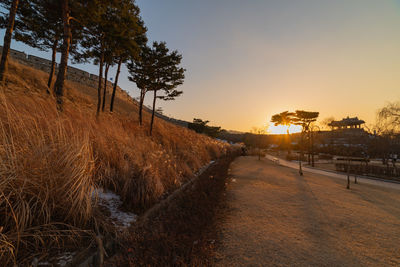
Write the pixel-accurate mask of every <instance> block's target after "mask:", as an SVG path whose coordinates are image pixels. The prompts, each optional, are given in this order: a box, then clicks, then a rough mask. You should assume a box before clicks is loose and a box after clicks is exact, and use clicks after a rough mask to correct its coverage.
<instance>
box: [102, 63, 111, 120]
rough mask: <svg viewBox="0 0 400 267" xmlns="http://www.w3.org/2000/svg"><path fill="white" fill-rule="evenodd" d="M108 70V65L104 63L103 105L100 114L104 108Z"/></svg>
mask: <svg viewBox="0 0 400 267" xmlns="http://www.w3.org/2000/svg"><path fill="white" fill-rule="evenodd" d="M109 68H110V64H108V63H106V70H105V72H104V90H103V104H102V106H101V111H102V112H104V107H105V106H106V94H107V78H108V69H109Z"/></svg>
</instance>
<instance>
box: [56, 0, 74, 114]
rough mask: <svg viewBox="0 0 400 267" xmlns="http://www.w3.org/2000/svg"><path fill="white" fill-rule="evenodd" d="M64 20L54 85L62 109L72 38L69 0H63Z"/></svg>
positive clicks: (59, 107) (59, 106) (58, 104)
mask: <svg viewBox="0 0 400 267" xmlns="http://www.w3.org/2000/svg"><path fill="white" fill-rule="evenodd" d="M61 10H62V21H63V44H62V48H61V62H60V66H59V68H58V74H57V80H56V83H55V85H54V93H55V95H56V99H57V107H58V109H59V110H62V105H63V96H64V82H65V75H66V73H67V67H68V56H69V48H70V43H71V38H72V31H71V16H70V14H71V13H70V12H71V11H70V3H69V0H62V2H61Z"/></svg>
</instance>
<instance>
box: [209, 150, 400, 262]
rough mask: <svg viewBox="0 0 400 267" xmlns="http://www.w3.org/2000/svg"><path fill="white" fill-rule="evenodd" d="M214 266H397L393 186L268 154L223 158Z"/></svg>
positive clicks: (397, 204) (399, 237)
mask: <svg viewBox="0 0 400 267" xmlns="http://www.w3.org/2000/svg"><path fill="white" fill-rule="evenodd" d="M226 205H227V207H226V211H225V213H226V215H225V216H224V219H222V222H221V224H220V229H219V232H220V241H219V245H218V248H217V251H216V255H215V261H216V265H217V266H271V265H272V266H400V253H399V251H400V191H399V190H396V189H393V188H387V187H378V186H376V185H369V184H365V183H361V184H357V185H355V184H352V187H351V190H347V189H346V183H345V181H344V180H342V179H337V178H331V177H328V176H323V175H320V174H315V173H308V172H307V173H305V175H304V176H299V175H298V172H297V170H296V169H292V168H288V167H284V166H280V165H278V164H276V163H274V162H272V161H270V160H267V159H262V160H261V161H258V160H257V158H256V157H240V158H238V159H236V160H235V161H234V162H233V163H232V165H231V171H230V183H229V184H228V188H227V201H226Z"/></svg>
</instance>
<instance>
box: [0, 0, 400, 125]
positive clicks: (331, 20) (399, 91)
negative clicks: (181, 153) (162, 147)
mask: <svg viewBox="0 0 400 267" xmlns="http://www.w3.org/2000/svg"><path fill="white" fill-rule="evenodd" d="M138 5H139V7H140V8H141V12H142V17H143V19H144V21H145V23H146V26H147V27H148V35H149V38H150V40H157V41H166V42H167V45H168V47H169V48H171V49H177V50H178V51H179V52H180V53H182V54H183V66H184V67H185V68H186V69H187V73H186V80H185V83H184V85H183V86H181V89H182V90H183V91H184V94H183V96H182V97H179V98H178V99H177V100H175V101H172V102H166V103H161V102H160V105H159V106H162V107H163V108H164V111H165V113H166V114H170V115H172V116H174V117H176V118H180V119H185V120H192V119H193V118H194V117H199V118H202V119H208V120H210V121H211V122H212V123H213V124H215V125H220V126H222V127H223V128H227V129H236V130H243V131H247V130H249V129H250V128H251V127H252V126H261V125H263V124H266V123H267V122H268V121H269V119H270V118H271V116H272V115H273V114H274V113H277V112H281V111H284V110H287V109H289V110H295V109H306V110H313V111H320V113H321V119H323V118H325V117H328V116H334V117H335V118H337V119H340V118H341V117H344V116H347V115H350V116H359V117H360V118H362V119H364V120H366V121H367V122H368V123H371V122H373V120H374V115H375V111H376V109H378V108H379V107H381V106H382V105H384V104H385V103H386V101H393V100H399V96H400V75H399V73H400V1H390V0H381V1H376V0H336V1H333V0H296V1H295V0H293V1H289V0H275V1H266V0H251V1H240V0H214V1H211V0H205V1H187V0H169V1H165V0H139V1H138ZM1 33H2V34H1V36H0V38H3V31H2V32H1ZM12 47H13V48H15V49H18V50H24V51H26V52H27V53H30V54H35V55H42V56H47V57H49V54H48V53H43V52H39V51H37V50H34V49H31V48H29V47H26V46H24V45H22V44H18V43H16V42H15V41H14V42H13V44H12ZM81 68H83V69H86V70H88V71H90V72H93V73H97V68H96V67H95V66H90V65H84V66H81ZM121 75H122V77H121V87H122V88H124V89H125V90H128V91H130V92H131V94H132V95H134V96H137V95H138V92H137V90H136V89H135V86H134V84H132V83H130V82H129V81H128V79H127V78H126V77H127V71H126V69H124V70H123V72H122V74H121ZM149 99H150V96H149Z"/></svg>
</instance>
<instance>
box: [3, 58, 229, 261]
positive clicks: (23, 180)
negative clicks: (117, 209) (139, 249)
mask: <svg viewBox="0 0 400 267" xmlns="http://www.w3.org/2000/svg"><path fill="white" fill-rule="evenodd" d="M10 72H11V73H10V75H9V76H8V82H7V83H6V85H4V86H2V87H1V88H0V91H1V93H0V177H1V179H0V264H11V263H16V262H19V263H20V262H21V259H22V258H23V256H24V255H25V256H26V253H27V252H28V251H29V254H30V255H31V256H34V255H39V254H40V255H43V253H47V252H46V251H47V249H48V248H50V247H52V246H59V247H62V246H65V242H71V241H77V240H79V239H80V238H82V237H85V236H90V235H92V234H93V225H94V221H95V220H96V218H97V219H99V218H98V216H96V214H97V212H96V203H94V201H93V196H92V194H93V190H94V189H95V188H96V187H105V188H108V189H111V190H113V191H115V192H116V193H117V194H119V195H120V196H121V199H122V200H123V202H124V205H125V206H126V207H128V208H130V209H133V210H135V211H140V210H143V209H145V208H147V207H149V206H151V205H152V204H153V203H155V202H157V201H158V200H160V199H161V198H162V197H163V196H165V195H167V194H168V193H169V192H171V191H172V190H174V189H176V188H178V187H179V186H180V185H181V184H182V183H184V182H185V181H186V180H187V179H188V178H189V177H190V176H191V175H192V174H193V172H194V171H196V170H197V169H199V168H200V167H201V166H203V165H205V164H206V163H208V162H209V161H210V160H211V159H213V158H215V157H218V156H221V155H222V154H225V153H226V152H227V150H228V149H229V147H228V145H226V144H223V143H221V142H218V141H216V140H213V139H210V138H208V137H206V136H202V135H198V134H196V133H194V132H193V131H190V130H188V129H184V128H181V127H178V126H175V125H172V124H169V123H167V122H164V121H161V120H156V122H155V123H156V124H155V128H154V134H153V136H151V137H150V136H148V135H147V125H144V126H143V127H139V126H138V122H137V120H136V117H137V113H136V112H135V111H136V110H137V109H136V107H135V105H134V104H133V103H129V104H127V103H125V105H121V107H122V106H123V107H124V108H125V110H120V112H116V113H114V114H109V113H103V114H101V116H100V118H98V119H96V117H95V115H94V114H95V112H94V108H93V107H94V105H93V104H92V103H94V99H93V95H94V94H93V95H92V94H91V93H90V90H89V89H87V88H85V90H89V93H86V94H82V93H81V92H80V89H81V88H80V86H79V85H77V84H68V87H67V88H68V90H67V96H66V97H67V99H66V101H65V108H64V112H63V113H61V114H60V113H59V112H57V110H56V108H55V101H54V98H53V97H52V96H51V95H47V94H46V93H45V91H46V89H45V88H46V82H45V81H46V78H47V75H46V74H45V73H43V72H41V71H37V70H34V69H32V68H29V67H26V66H22V65H19V64H16V63H11V66H10ZM82 90H83V89H82ZM92 91H93V92H95V89H93V90H92ZM119 101H122V100H119ZM125 102H126V101H125ZM121 107H119V108H120V109H121ZM126 114H130V115H126ZM146 118H148V115H146V117H145V119H146ZM100 217H101V216H100ZM24 259H25V263H27V261H28V260H31V259H32V258H29V257H28V258H24Z"/></svg>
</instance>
